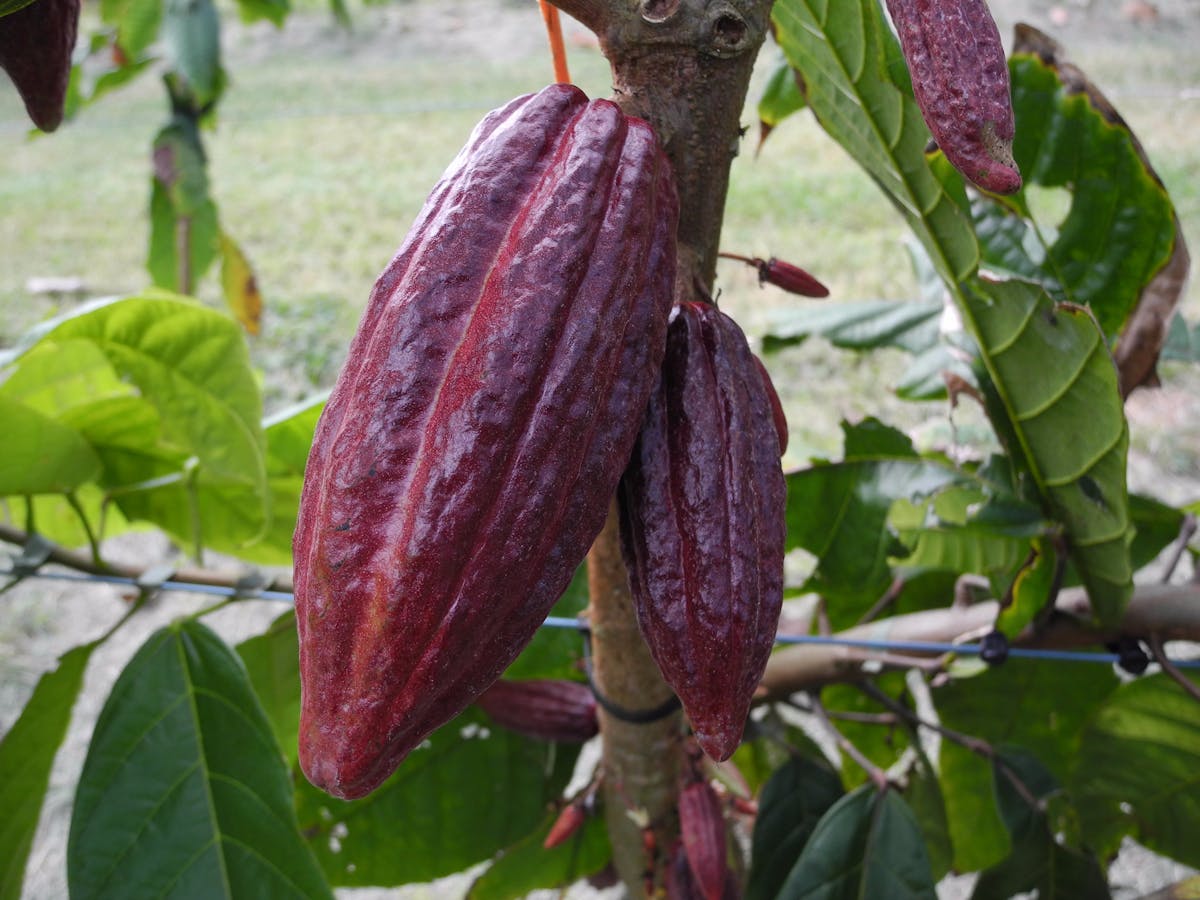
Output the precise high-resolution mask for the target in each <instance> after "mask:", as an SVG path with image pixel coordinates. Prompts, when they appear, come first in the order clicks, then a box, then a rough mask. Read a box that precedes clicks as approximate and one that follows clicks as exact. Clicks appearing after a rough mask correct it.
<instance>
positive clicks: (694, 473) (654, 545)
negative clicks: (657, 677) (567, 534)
mask: <svg viewBox="0 0 1200 900" xmlns="http://www.w3.org/2000/svg"><path fill="white" fill-rule="evenodd" d="M618 497H619V500H620V524H621V545H622V553H623V555H624V557H625V563H626V566H627V568H628V569H629V584H630V589H631V591H632V594H633V601H634V608H635V610H636V612H637V618H638V623H639V625H640V626H641V630H642V634H643V636H644V637H645V639H646V643H647V645H648V646H649V649H650V654H651V656H653V658H654V661H655V662H656V663H657V664H658V668H659V670H660V671H661V672H662V675H663V678H664V679H665V680H666V682H667V683H668V684H669V685H670V686H671V687H672V688H673V689H674V691H675V693H676V694H678V696H679V699H680V701H681V702H682V704H683V709H684V712H685V713H686V714H687V716H688V719H689V721H690V722H691V725H692V729H693V730H694V731H695V733H696V739H697V741H698V742H699V744H700V746H701V747H702V748H703V750H704V752H705V753H707V754H708V755H709V756H711V757H712V758H713V759H716V760H723V759H727V758H728V757H729V756H730V755H731V754H732V753H733V751H734V750H735V749H736V748H737V745H738V742H739V741H740V740H741V737H742V731H743V729H744V727H745V724H746V716H747V713H748V712H749V709H750V700H751V698H752V697H753V695H754V691H755V689H756V687H757V686H758V682H759V679H760V678H761V677H762V673H763V669H764V668H765V667H766V664H767V657H768V656H769V655H770V652H771V647H772V645H773V643H774V640H775V630H776V626H777V625H778V622H779V611H780V607H781V604H782V600H783V552H784V531H785V524H784V509H785V501H786V496H785V485H784V479H783V472H782V470H781V468H780V464H779V435H778V434H777V432H776V429H775V424H774V422H773V416H772V413H771V402H770V400H769V398H768V397H767V391H766V387H765V384H764V382H763V379H762V376H761V375H760V374H759V371H758V369H757V367H756V366H755V362H754V355H753V354H752V353H751V352H750V348H749V346H748V345H747V344H746V337H745V335H744V334H743V333H742V330H741V329H740V328H739V327H738V326H737V323H735V322H734V321H733V320H732V319H731V318H729V317H728V316H726V315H725V314H724V313H722V312H721V311H719V310H718V309H717V308H716V307H714V306H711V305H709V304H700V303H684V304H682V305H680V306H677V307H676V309H675V312H674V314H673V318H672V320H671V324H670V325H669V327H668V329H667V351H666V356H665V357H664V359H663V367H662V374H661V377H660V379H659V383H658V386H657V387H656V388H655V390H654V392H653V393H652V394H651V397H650V403H649V406H648V407H647V411H646V419H645V422H644V424H643V425H642V431H641V434H640V435H639V436H638V442H637V445H636V446H635V447H634V452H633V456H632V457H631V459H630V463H629V467H628V469H626V472H625V475H624V477H623V478H622V480H621V488H620V491H619V492H618Z"/></svg>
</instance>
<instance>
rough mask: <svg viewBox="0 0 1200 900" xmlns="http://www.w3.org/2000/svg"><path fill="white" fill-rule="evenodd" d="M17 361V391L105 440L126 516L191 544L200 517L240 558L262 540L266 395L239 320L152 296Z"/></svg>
mask: <svg viewBox="0 0 1200 900" xmlns="http://www.w3.org/2000/svg"><path fill="white" fill-rule="evenodd" d="M85 348H86V349H85ZM12 356H13V357H14V358H15V359H16V367H15V372H14V374H13V376H12V378H11V379H10V381H11V382H13V383H15V384H16V387H14V388H13V390H14V391H16V390H18V389H19V390H20V392H21V393H22V394H23V395H25V396H29V397H31V398H32V399H33V400H34V402H37V403H39V404H40V405H43V407H45V408H47V409H51V408H53V409H54V410H55V414H56V415H57V416H58V417H59V418H60V419H62V420H63V421H69V422H72V423H76V424H77V426H78V427H79V428H80V430H81V431H82V432H83V433H84V435H85V436H86V437H88V438H89V439H90V440H93V441H94V442H95V447H96V450H97V452H98V454H99V456H100V459H101V460H102V462H103V472H102V473H101V475H100V477H99V480H100V483H101V485H102V486H103V487H104V488H105V489H106V490H108V491H109V492H110V493H111V494H112V495H113V496H114V497H115V498H116V501H117V503H118V505H119V506H120V508H121V510H122V512H123V513H124V514H125V516H126V517H128V518H129V519H142V520H145V521H149V522H153V523H154V524H156V525H159V526H160V527H162V528H164V529H165V530H167V531H168V532H170V533H171V534H172V535H174V536H175V537H177V538H179V539H181V540H185V541H186V540H191V539H192V538H193V537H194V535H193V524H194V522H197V521H198V523H199V526H200V529H201V533H202V535H203V537H204V539H205V541H206V542H207V543H208V544H209V545H210V546H213V547H214V548H217V549H223V550H229V551H236V550H237V549H239V548H240V547H241V546H243V545H245V544H247V543H248V542H250V541H253V540H254V539H256V538H258V537H259V536H260V535H261V534H262V532H263V530H264V528H265V527H266V525H267V512H268V511H267V506H266V499H267V497H266V494H267V484H266V471H265V464H264V453H263V450H264V448H263V443H264V441H263V431H262V426H261V424H260V423H259V416H260V415H261V399H260V397H259V391H258V384H257V381H256V379H255V377H254V372H253V370H252V369H251V367H250V361H249V354H248V352H247V349H246V344H245V339H244V337H243V336H242V334H241V332H240V330H239V329H238V327H237V325H236V323H234V322H232V321H231V320H230V319H228V318H227V317H225V316H223V315H221V314H219V313H217V312H214V311H212V310H210V309H207V308H205V307H203V306H200V305H199V304H196V303H194V302H191V301H188V300H186V299H185V298H182V297H178V296H175V295H171V294H166V293H162V292H147V293H145V294H142V295H139V296H135V297H128V298H124V299H119V300H105V301H98V302H96V303H91V304H85V305H84V306H83V307H81V308H80V309H79V310H77V311H75V312H73V313H71V314H69V315H67V316H64V317H62V318H59V319H55V320H52V321H50V322H47V323H45V324H43V325H41V326H39V327H38V328H36V329H34V330H33V331H32V332H30V333H29V334H28V335H26V336H25V337H24V338H23V339H22V343H21V345H20V346H19V347H18V348H17V350H16V351H14V352H13V354H12ZM26 360H28V365H29V366H30V367H31V369H30V373H29V374H26V373H24V372H23V371H22V370H23V369H24V367H25V365H26ZM54 361H57V362H58V363H61V374H56V372H58V371H59V370H58V369H56V368H55V366H54V365H51V364H50V363H51V362H54ZM89 383H90V384H94V386H95V391H96V396H95V397H94V398H93V399H92V400H88V399H87V390H88V387H87V385H88V384H89ZM122 385H123V386H124V387H121V386H122ZM6 388H7V385H6ZM130 389H132V390H136V396H132V395H131V394H127V393H125V391H126V390H130ZM189 473H190V475H189ZM189 478H190V479H191V482H190V485H189ZM193 506H194V508H195V516H194V515H193Z"/></svg>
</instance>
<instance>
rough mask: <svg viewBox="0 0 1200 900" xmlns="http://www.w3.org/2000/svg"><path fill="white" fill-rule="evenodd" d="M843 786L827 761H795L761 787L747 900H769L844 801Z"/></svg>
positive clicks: (791, 759) (783, 766)
mask: <svg viewBox="0 0 1200 900" xmlns="http://www.w3.org/2000/svg"><path fill="white" fill-rule="evenodd" d="M842 794H843V791H842V781H841V779H840V778H838V776H837V775H836V774H835V773H834V771H833V770H832V769H831V768H830V767H829V766H828V765H827V764H825V761H824V760H823V759H822V760H819V761H814V760H813V759H810V758H808V757H806V756H800V755H795V756H792V757H791V758H789V759H788V760H787V761H786V762H785V763H784V764H783V765H781V766H780V767H779V768H778V769H776V770H775V773H774V774H773V775H772V776H771V778H770V780H769V781H768V782H767V783H766V785H764V786H763V790H762V794H761V795H760V797H759V801H758V818H757V819H756V820H755V822H754V843H753V849H752V851H751V854H750V860H751V867H750V881H749V883H748V884H747V886H746V898H747V900H773V898H775V897H777V896H779V889H780V887H782V886H783V883H784V882H785V881H786V880H787V877H788V875H789V874H790V873H791V871H792V868H793V867H794V866H795V864H796V861H797V860H798V859H799V858H800V854H801V853H802V852H803V850H804V847H805V845H806V844H807V843H808V839H809V838H810V837H812V833H813V830H814V829H815V828H816V827H817V823H818V822H819V821H820V820H821V817H822V816H824V815H825V813H826V812H827V811H828V810H829V808H830V807H831V806H833V804H834V803H836V802H837V801H838V800H839V799H840V798H841V797H842Z"/></svg>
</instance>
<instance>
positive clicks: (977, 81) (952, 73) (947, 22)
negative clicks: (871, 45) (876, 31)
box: [887, 0, 1021, 194]
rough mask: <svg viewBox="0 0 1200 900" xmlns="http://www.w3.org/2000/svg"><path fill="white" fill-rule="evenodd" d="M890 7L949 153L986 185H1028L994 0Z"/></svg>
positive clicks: (1006, 190) (926, 111)
mask: <svg viewBox="0 0 1200 900" xmlns="http://www.w3.org/2000/svg"><path fill="white" fill-rule="evenodd" d="M887 8H888V13H889V14H890V15H891V17H892V22H893V23H894V24H895V26H896V32H897V34H898V35H899V37H900V47H901V49H902V50H903V51H904V58H905V59H906V60H907V61H908V69H909V72H910V73H911V74H912V86H913V95H914V96H915V97H916V99H917V105H918V106H919V107H920V108H921V115H923V116H924V117H925V124H926V125H928V126H929V130H930V132H931V133H932V134H933V138H934V140H936V141H937V143H938V146H939V147H941V148H942V152H943V153H945V154H946V159H948V160H949V161H950V163H951V165H953V166H954V168H956V169H958V170H959V171H960V172H962V174H963V176H964V177H966V178H967V179H969V180H970V181H972V182H974V183H975V184H977V185H979V186H980V187H981V188H983V189H984V190H988V191H992V192H993V193H996V194H1011V193H1013V192H1014V191H1018V190H1020V188H1021V173H1020V171H1019V170H1018V169H1017V164H1016V163H1015V162H1014V161H1013V155H1012V141H1013V134H1014V131H1015V129H1014V121H1013V108H1012V95H1011V91H1010V87H1009V80H1008V63H1007V61H1006V60H1005V58H1004V47H1003V45H1002V44H1001V43H1000V32H999V30H998V29H997V28H996V22H995V20H994V19H993V18H992V14H991V12H990V11H989V10H988V6H987V0H887Z"/></svg>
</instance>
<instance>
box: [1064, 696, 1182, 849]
mask: <svg viewBox="0 0 1200 900" xmlns="http://www.w3.org/2000/svg"><path fill="white" fill-rule="evenodd" d="M1189 677H1191V678H1192V681H1193V683H1195V684H1198V685H1200V679H1198V678H1197V677H1196V676H1194V675H1192V676H1189ZM1070 786H1071V789H1072V792H1073V793H1074V795H1075V796H1076V798H1077V800H1078V805H1079V815H1080V820H1081V821H1082V824H1083V829H1084V836H1085V837H1086V838H1087V839H1088V841H1089V843H1091V845H1092V846H1093V847H1095V848H1096V850H1097V851H1098V852H1102V853H1108V852H1110V851H1112V850H1113V849H1115V847H1116V845H1117V844H1118V843H1119V841H1120V838H1121V837H1122V835H1124V834H1126V833H1128V832H1129V831H1132V832H1133V835H1134V837H1135V838H1137V840H1138V841H1140V842H1141V843H1143V844H1145V845H1146V846H1147V847H1149V848H1150V849H1152V850H1155V851H1157V852H1159V853H1162V854H1165V855H1166V856H1170V857H1172V858H1174V859H1177V860H1179V861H1180V862H1182V863H1185V864H1186V865H1189V866H1194V867H1197V866H1200V843H1198V842H1197V840H1196V822H1198V821H1200V703H1197V702H1196V700H1195V699H1194V698H1192V697H1190V696H1188V695H1187V694H1186V693H1184V691H1183V689H1182V688H1181V687H1180V686H1179V685H1178V684H1176V683H1175V682H1174V681H1172V680H1171V679H1170V678H1168V677H1167V676H1166V675H1161V674H1160V675H1153V676H1150V677H1148V678H1141V679H1139V680H1137V681H1133V682H1130V683H1127V684H1123V685H1121V687H1120V688H1119V689H1118V690H1117V691H1116V692H1115V693H1113V694H1111V695H1110V696H1109V697H1108V699H1107V701H1106V702H1105V704H1104V705H1103V706H1102V707H1101V708H1100V710H1099V711H1098V712H1097V713H1096V716H1095V718H1094V719H1093V720H1092V722H1091V723H1090V725H1089V726H1088V728H1087V730H1086V731H1085V732H1084V734H1083V741H1082V743H1081V746H1080V751H1079V755H1078V758H1077V760H1076V764H1075V767H1074V772H1073V773H1072V776H1071V781H1070Z"/></svg>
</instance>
